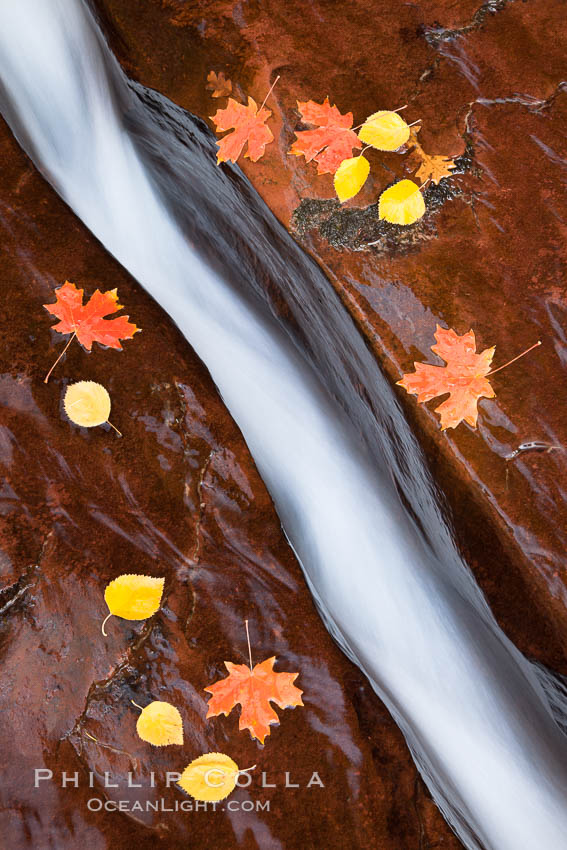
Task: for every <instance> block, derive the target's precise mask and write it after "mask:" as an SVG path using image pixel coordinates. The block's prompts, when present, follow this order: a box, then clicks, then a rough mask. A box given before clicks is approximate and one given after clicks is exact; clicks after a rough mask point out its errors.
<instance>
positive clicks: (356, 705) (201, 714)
mask: <svg viewBox="0 0 567 850" xmlns="http://www.w3.org/2000/svg"><path fill="white" fill-rule="evenodd" d="M0 148H1V153H2V161H3V163H4V168H3V176H2V188H1V191H0V199H1V205H0V224H1V227H2V247H3V251H2V256H1V259H0V274H1V279H2V286H1V287H0V303H1V308H2V314H3V321H2V323H1V330H0V332H1V334H2V346H1V357H2V368H1V377H0V400H1V405H0V452H1V463H2V476H3V485H2V487H3V489H2V494H1V495H2V502H1V508H2V509H1V511H0V540H1V556H2V560H1V568H0V613H1V619H0V647H1V649H0V653H1V664H2V676H1V678H0V703H1V705H2V711H3V714H4V717H10V718H11V721H10V723H8V722H6V723H4V724H3V725H2V731H1V732H0V753H1V764H2V788H1V792H0V793H1V797H2V804H1V814H0V830H1V833H2V836H3V839H2V840H3V843H4V844H5V846H6V847H10V848H11V850H12V848H14V850H19V848H25V847H32V846H35V847H42V848H43V847H57V848H58V850H59V848H62V849H63V850H66V848H73V850H74V848H76V847H78V846H82V845H83V846H85V847H88V848H89V850H91V848H107V847H108V848H109V847H114V848H131V847H133V846H136V847H140V848H150V847H167V848H177V847H187V846H189V845H191V846H196V847H204V846H208V845H209V844H213V845H214V846H217V847H220V848H232V847H235V846H240V847H246V848H248V847H250V848H253V847H262V848H279V847H282V848H283V847H296V846H304V847H313V848H319V847H329V848H333V847H336V848H343V847H344V846H346V845H345V841H347V842H348V846H352V847H369V846H380V847H381V848H392V850H400V848H407V850H414V848H416V847H420V846H421V847H427V846H430V847H434V846H438V847H446V848H456V847H457V846H459V842H458V841H457V839H456V838H454V836H453V835H452V834H451V833H450V831H449V829H448V827H447V826H446V825H445V823H444V822H443V820H442V818H441V815H440V814H439V812H438V811H437V809H436V807H435V806H434V805H433V803H432V802H431V799H430V798H429V795H428V793H427V791H426V790H425V788H424V786H423V784H422V782H421V780H420V779H419V777H418V775H417V772H416V769H415V767H414V765H413V762H412V761H411V758H410V756H409V753H408V752H407V749H406V746H405V743H404V741H403V739H402V737H401V735H400V733H399V731H398V729H397V727H396V726H395V724H394V722H393V721H392V720H391V718H390V716H389V714H388V713H387V711H386V710H385V708H384V707H383V706H382V704H381V703H380V702H379V700H378V699H377V698H376V696H375V695H374V693H373V692H372V691H371V689H370V687H369V685H368V683H367V682H366V680H365V679H364V677H363V676H362V674H361V673H360V672H359V671H358V669H357V668H355V667H354V666H353V665H352V664H351V663H350V662H349V661H347V660H346V658H345V657H344V656H343V654H342V653H341V652H340V651H339V650H338V649H337V647H336V646H335V644H334V643H333V641H332V640H331V638H330V637H329V635H328V633H327V632H326V630H325V628H324V626H323V624H322V622H321V621H320V619H319V617H318V615H317V613H316V611H315V608H314V605H313V602H312V599H311V595H310V593H309V591H308V589H307V587H306V585H305V583H304V580H303V576H302V573H301V571H300V569H299V567H298V565H297V563H296V561H295V559H294V557H293V555H292V553H291V551H290V549H289V547H288V545H287V543H286V542H285V539H284V537H283V534H282V532H281V529H280V525H279V522H278V519H277V516H276V515H275V512H274V509H273V506H272V503H271V500H270V498H269V496H268V494H267V492H266V489H265V487H264V485H263V483H262V481H261V480H260V478H259V476H258V472H257V470H256V468H255V466H254V463H253V461H252V459H251V457H250V454H249V452H248V449H247V447H246V445H245V443H244V440H243V438H242V436H241V434H240V432H239V431H238V429H237V427H236V426H235V424H234V423H233V421H232V420H231V418H230V416H229V415H228V413H227V411H226V409H225V407H224V405H223V404H222V401H221V400H220V398H219V396H218V394H217V392H216V390H215V388H214V386H213V384H212V381H211V379H210V377H209V375H208V373H207V371H206V369H205V368H204V367H203V365H202V364H201V362H200V361H199V360H198V358H197V357H196V356H195V354H194V353H193V352H192V350H191V349H190V347H189V346H188V345H187V343H186V342H185V340H184V339H183V338H182V336H181V335H180V333H179V332H178V331H177V330H176V328H175V326H174V325H173V324H172V323H171V321H170V320H169V319H168V318H167V317H166V316H165V314H164V313H163V311H162V310H161V309H160V308H158V307H157V306H156V305H155V304H154V303H153V301H152V300H151V299H150V298H149V297H148V296H147V295H146V294H145V293H144V292H143V291H142V290H141V289H140V287H139V286H138V285H137V284H136V283H135V281H133V280H132V279H131V278H130V277H129V276H128V274H127V273H126V272H125V271H124V270H123V269H122V268H121V267H120V266H119V265H118V264H117V263H116V262H115V261H114V260H113V259H112V258H111V257H110V256H109V255H108V254H107V253H106V252H105V251H104V249H103V248H102V247H101V246H100V244H99V243H98V242H97V241H96V240H95V239H94V238H93V237H92V236H91V235H90V234H89V233H88V231H86V229H85V228H84V227H83V226H82V225H81V224H80V222H79V221H78V220H77V219H76V218H75V216H74V215H73V214H72V213H71V212H70V211H69V209H68V208H67V207H66V206H65V204H64V203H63V202H62V201H61V200H60V199H59V198H57V196H56V195H55V194H54V192H53V191H52V190H51V189H50V188H49V187H48V186H47V184H46V183H45V182H44V180H43V179H42V177H41V176H40V175H39V174H38V173H37V172H36V171H35V169H34V168H33V166H32V165H31V164H30V162H29V160H27V158H26V157H25V156H24V154H23V153H22V152H21V151H20V149H19V148H18V146H17V144H16V142H15V141H14V139H13V138H12V137H11V135H10V133H9V131H8V130H7V128H6V127H5V125H2V127H1V129H0ZM65 279H70V280H72V281H74V282H75V283H77V285H79V286H81V287H84V289H85V291H86V294H87V295H90V294H91V293H92V292H93V291H94V290H95V289H96V288H97V287H100V288H101V289H102V290H106V289H112V288H115V287H116V288H117V289H118V293H119V296H120V302H121V303H123V304H125V305H126V310H125V311H124V312H127V313H128V314H129V315H130V318H131V320H132V321H134V322H135V323H136V324H137V325H138V326H139V327H140V328H142V333H140V334H137V335H136V336H135V337H134V339H133V340H130V341H127V342H125V343H124V350H123V351H122V352H116V351H112V350H109V349H103V348H101V347H100V346H98V344H95V345H94V347H93V351H92V353H91V354H88V353H86V352H85V351H84V350H83V349H82V348H81V347H80V346H79V344H78V343H76V342H73V343H72V344H71V346H70V348H69V350H68V353H67V355H66V356H65V358H64V360H62V362H61V363H60V364H59V365H58V366H57V367H56V369H55V372H54V373H53V376H52V378H51V379H50V381H49V383H48V384H47V385H46V384H44V383H43V378H44V376H45V374H46V372H47V370H48V369H49V367H50V365H51V364H52V363H53V361H54V360H55V358H56V357H57V356H58V354H59V353H60V352H61V350H62V348H63V347H64V344H65V338H63V337H61V336H60V335H58V334H57V333H55V332H53V331H51V330H50V326H51V325H52V324H53V319H52V318H51V317H50V316H49V315H48V313H47V312H46V311H45V310H44V309H43V307H42V305H43V304H45V303H47V302H50V301H52V300H53V290H54V288H55V287H57V286H59V285H60V284H61V283H63V282H64V281H65ZM79 379H87V380H95V381H98V382H100V383H102V384H103V385H104V386H106V387H107V389H108V390H109V392H110V395H111V398H112V412H111V420H112V422H113V423H114V424H115V425H116V427H118V428H119V429H120V430H121V431H122V433H123V435H124V436H123V437H122V438H119V437H118V436H117V435H116V434H115V433H114V432H113V431H112V430H110V428H106V427H100V428H95V429H90V430H87V429H80V428H77V427H75V426H73V425H71V424H70V423H69V422H68V421H67V420H66V418H65V416H64V414H63V412H62V401H61V400H62V395H63V393H64V389H65V387H66V385H67V384H68V383H69V382H72V381H75V380H79ZM124 572H137V573H144V574H148V575H155V576H164V577H165V592H164V599H163V603H162V606H161V610H160V611H159V613H158V614H156V615H155V616H154V617H152V618H151V619H149V620H147V621H142V622H131V621H126V620H121V619H117V618H113V619H111V620H110V621H109V623H108V624H107V630H108V635H109V636H108V638H104V637H103V636H102V634H101V630H100V625H101V622H102V620H103V618H104V616H105V614H106V606H105V604H104V598H103V593H104V587H105V585H106V583H107V582H108V581H110V580H112V579H113V578H115V577H116V576H117V575H119V574H121V573H124ZM245 619H248V620H249V622H250V634H251V641H252V652H253V658H254V660H255V661H260V660H263V659H264V658H266V657H270V656H271V655H276V656H277V658H278V662H277V664H276V669H278V670H282V671H283V670H289V671H296V670H297V671H298V672H299V678H298V680H297V684H298V685H299V687H301V688H302V689H303V691H304V703H305V707H304V708H298V709H295V710H294V711H290V710H288V711H285V712H279V713H280V717H281V721H282V722H281V724H280V725H279V726H277V727H272V732H271V735H270V737H269V738H268V739H267V740H266V745H265V747H264V748H261V747H259V746H258V745H257V744H256V742H254V741H252V739H251V738H250V737H249V735H248V733H247V732H239V731H238V710H236V711H234V712H232V713H231V714H230V715H229V716H228V717H218V718H214V719H211V720H209V721H207V720H206V719H205V715H206V710H207V709H206V705H207V695H206V693H205V692H204V690H203V688H204V687H205V686H206V685H208V684H210V683H211V682H213V681H216V680H217V679H218V678H222V677H223V675H224V674H225V670H224V666H223V662H224V660H231V661H233V662H236V663H246V662H247V657H248V652H247V645H246V633H245V628H244V620H245ZM152 699H161V700H167V701H169V702H171V703H173V704H174V705H176V706H177V707H178V708H179V710H180V712H181V715H182V718H183V722H184V730H185V743H184V745H183V746H180V747H175V746H174V747H167V748H153V747H150V745H148V744H145V743H143V742H142V741H141V740H140V739H139V738H138V737H137V735H136V731H135V724H136V719H137V716H138V710H137V709H136V708H135V707H134V706H133V705H132V700H133V701H134V702H136V703H138V704H140V705H146V704H147V703H149V702H150V701H151V700H152ZM207 751H222V752H226V753H227V754H229V755H230V756H231V757H232V758H234V759H235V761H236V762H237V764H238V765H239V766H241V767H248V766H250V765H253V764H256V765H257V767H256V769H255V770H254V771H253V772H252V775H253V777H254V778H253V781H252V784H251V786H250V788H241V789H237V790H236V791H235V792H234V794H233V795H232V797H231V799H232V800H234V801H236V802H238V803H240V804H242V803H243V802H245V803H247V802H250V803H252V804H254V803H255V801H256V800H260V801H261V802H262V803H263V804H265V803H266V802H269V803H270V811H269V812H267V811H265V810H264V811H244V810H242V808H241V809H237V810H235V811H232V812H230V811H228V810H226V809H225V810H224V811H223V810H222V805H221V806H219V807H217V811H216V812H214V813H213V812H212V811H211V810H210V809H209V811H204V810H203V809H201V810H193V811H192V812H187V811H185V812H184V811H174V809H175V805H176V804H179V803H180V802H181V801H184V800H186V801H188V800H189V798H188V797H186V796H185V795H184V794H183V792H181V791H180V790H178V789H176V788H175V786H172V787H171V788H170V789H167V788H166V787H164V784H165V774H166V771H173V772H175V771H180V770H182V769H183V767H184V766H185V765H186V764H187V763H188V762H189V761H191V760H192V759H193V758H195V757H196V756H198V755H200V754H201V753H203V752H207ZM35 769H43V770H50V771H52V773H53V777H52V779H51V780H49V781H47V780H45V781H41V782H40V784H39V787H37V788H35V787H34V770H35ZM314 771H317V772H318V774H319V776H320V778H321V781H322V782H323V783H324V785H325V787H324V788H321V787H319V786H318V785H317V784H313V785H312V786H311V787H310V788H306V786H307V784H308V783H309V780H310V779H311V777H312V774H313V772H314ZM63 772H66V778H64V776H63ZM129 772H130V773H131V775H132V777H131V784H132V785H140V784H141V785H142V787H141V788H137V787H131V788H128V787H127V783H128V773H129ZM152 772H153V773H154V775H155V788H154V787H152V786H151V781H152ZM263 772H265V774H266V783H270V784H272V785H275V787H266V788H262V787H261V785H262V773H263ZM286 772H288V774H289V780H288V781H289V783H290V784H291V783H296V784H298V785H299V786H300V787H299V788H286V787H285V784H286V775H285V774H286ZM42 775H43V776H45V775H46V774H42ZM64 782H66V787H62V786H63V783H64ZM91 783H92V787H91ZM76 785H77V786H78V787H75V786H76ZM113 786H118V787H113ZM93 799H94V800H96V801H102V803H103V804H104V803H105V802H106V801H110V802H111V803H112V802H116V801H120V800H123V801H128V805H129V806H132V805H133V804H134V803H135V801H137V800H138V801H140V802H141V803H143V805H144V806H145V803H146V801H150V802H154V803H156V802H157V804H158V805H159V806H160V809H161V808H162V807H165V810H159V811H158V812H155V811H151V810H150V811H148V812H146V811H142V812H140V811H134V812H126V811H122V812H118V811H110V812H105V811H90V810H89V800H93ZM162 800H163V803H162V802H161V801H162ZM93 805H94V807H95V808H96V807H97V806H98V805H99V803H98V802H96V803H95V804H91V806H93ZM168 809H169V810H173V811H168Z"/></svg>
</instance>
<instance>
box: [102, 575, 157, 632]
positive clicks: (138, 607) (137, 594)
mask: <svg viewBox="0 0 567 850" xmlns="http://www.w3.org/2000/svg"><path fill="white" fill-rule="evenodd" d="M164 582H165V579H163V578H152V577H151V576H141V575H133V574H131V573H129V574H125V575H121V576H118V578H115V579H114V581H111V582H110V584H107V586H106V590H105V591H104V600H105V602H106V604H107V605H108V610H109V611H110V614H108V616H107V617H106V619H105V620H104V623H103V624H102V633H103V635H105V636H106V632H105V631H104V626H105V623H106V621H107V620H108V618H109V617H112V616H115V617H122V618H123V619H124V620H145V619H146V617H151V616H152V614H155V613H156V611H157V610H158V609H159V606H160V602H161V597H162V594H163V585H164Z"/></svg>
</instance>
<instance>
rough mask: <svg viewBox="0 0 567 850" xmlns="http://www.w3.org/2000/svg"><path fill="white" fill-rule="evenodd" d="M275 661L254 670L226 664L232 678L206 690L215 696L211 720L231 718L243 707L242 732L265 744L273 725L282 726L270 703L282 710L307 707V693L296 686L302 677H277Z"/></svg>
mask: <svg viewBox="0 0 567 850" xmlns="http://www.w3.org/2000/svg"><path fill="white" fill-rule="evenodd" d="M275 660H276V657H275V655H274V656H273V657H272V658H267V659H266V661H262V662H261V663H260V664H256V666H255V667H254V669H253V670H250V668H249V667H247V666H246V665H245V664H231V662H230V661H225V662H224V665H225V667H226V669H227V670H228V672H229V675H228V676H227V677H226V678H225V679H220V680H219V681H218V682H215V683H214V684H212V685H209V687H208V688H205V690H206V691H208V692H209V693H211V694H212V695H213V697H212V699H211V700H210V702H209V710H208V712H207V717H215V716H216V715H218V714H225V715H228V714H230V712H231V711H232V709H233V708H234V707H235V706H236V705H238V704H239V705H240V706H241V707H242V711H241V713H240V722H239V725H238V728H239V729H241V730H242V729H249V730H250V734H251V735H252V737H253V738H257V739H258V740H259V741H260V743H261V744H263V743H264V739H265V737H266V735H269V734H270V724H272V723H279V722H280V721H279V717H278V715H277V714H276V712H275V711H274V709H273V708H272V706H271V705H270V702H275V703H276V705H279V707H280V708H293V707H295V706H298V705H303V702H302V701H301V694H302V693H303V691H300V690H299V688H296V687H295V685H294V684H293V682H294V680H295V679H296V678H297V676H298V675H299V674H298V673H276V672H275V670H274V669H273V667H274V662H275Z"/></svg>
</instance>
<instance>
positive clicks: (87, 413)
mask: <svg viewBox="0 0 567 850" xmlns="http://www.w3.org/2000/svg"><path fill="white" fill-rule="evenodd" d="M63 407H64V408H65V413H66V414H67V416H68V417H69V419H70V420H71V422H74V423H75V425H81V426H82V427H83V428H94V427H96V426H97V425H103V424H104V423H105V422H108V417H109V416H110V396H109V394H108V391H107V390H106V389H105V388H104V387H103V386H102V384H97V383H96V382H95V381H78V382H77V383H76V384H69V386H68V387H67V390H66V392H65V397H64V399H63Z"/></svg>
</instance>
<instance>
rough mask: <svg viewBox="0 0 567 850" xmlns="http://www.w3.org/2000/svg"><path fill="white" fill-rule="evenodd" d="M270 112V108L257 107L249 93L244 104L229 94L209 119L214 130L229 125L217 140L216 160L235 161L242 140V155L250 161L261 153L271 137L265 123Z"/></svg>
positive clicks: (240, 148) (257, 157) (220, 129)
mask: <svg viewBox="0 0 567 850" xmlns="http://www.w3.org/2000/svg"><path fill="white" fill-rule="evenodd" d="M271 114H272V113H271V110H269V109H265V108H264V107H263V106H261V107H260V109H258V106H257V104H256V101H255V100H254V99H253V98H251V97H248V105H247V106H245V105H244V104H243V103H238V102H237V101H236V100H234V98H232V97H229V99H228V106H227V107H226V109H218V110H217V112H216V114H215V115H212V116H211V121H214V122H215V124H216V125H217V132H221V133H224V132H225V130H231V129H232V133H229V134H228V135H227V136H224V138H222V139H219V141H218V142H217V145H218V148H219V149H218V152H217V163H220V162H227V161H228V160H231V161H232V162H236V161H237V159H238V157H239V156H240V154H241V153H242V148H243V147H244V145H245V144H246V142H248V151H247V153H246V154H245V156H247V157H249V158H250V159H251V160H252V162H256V161H257V160H259V159H260V157H261V156H263V155H264V151H265V149H266V145H268V144H269V143H270V142H272V141H273V140H274V137H273V134H272V131H271V130H270V128H269V127H266V124H265V122H266V121H267V119H268V118H269V117H270V115H271Z"/></svg>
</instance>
